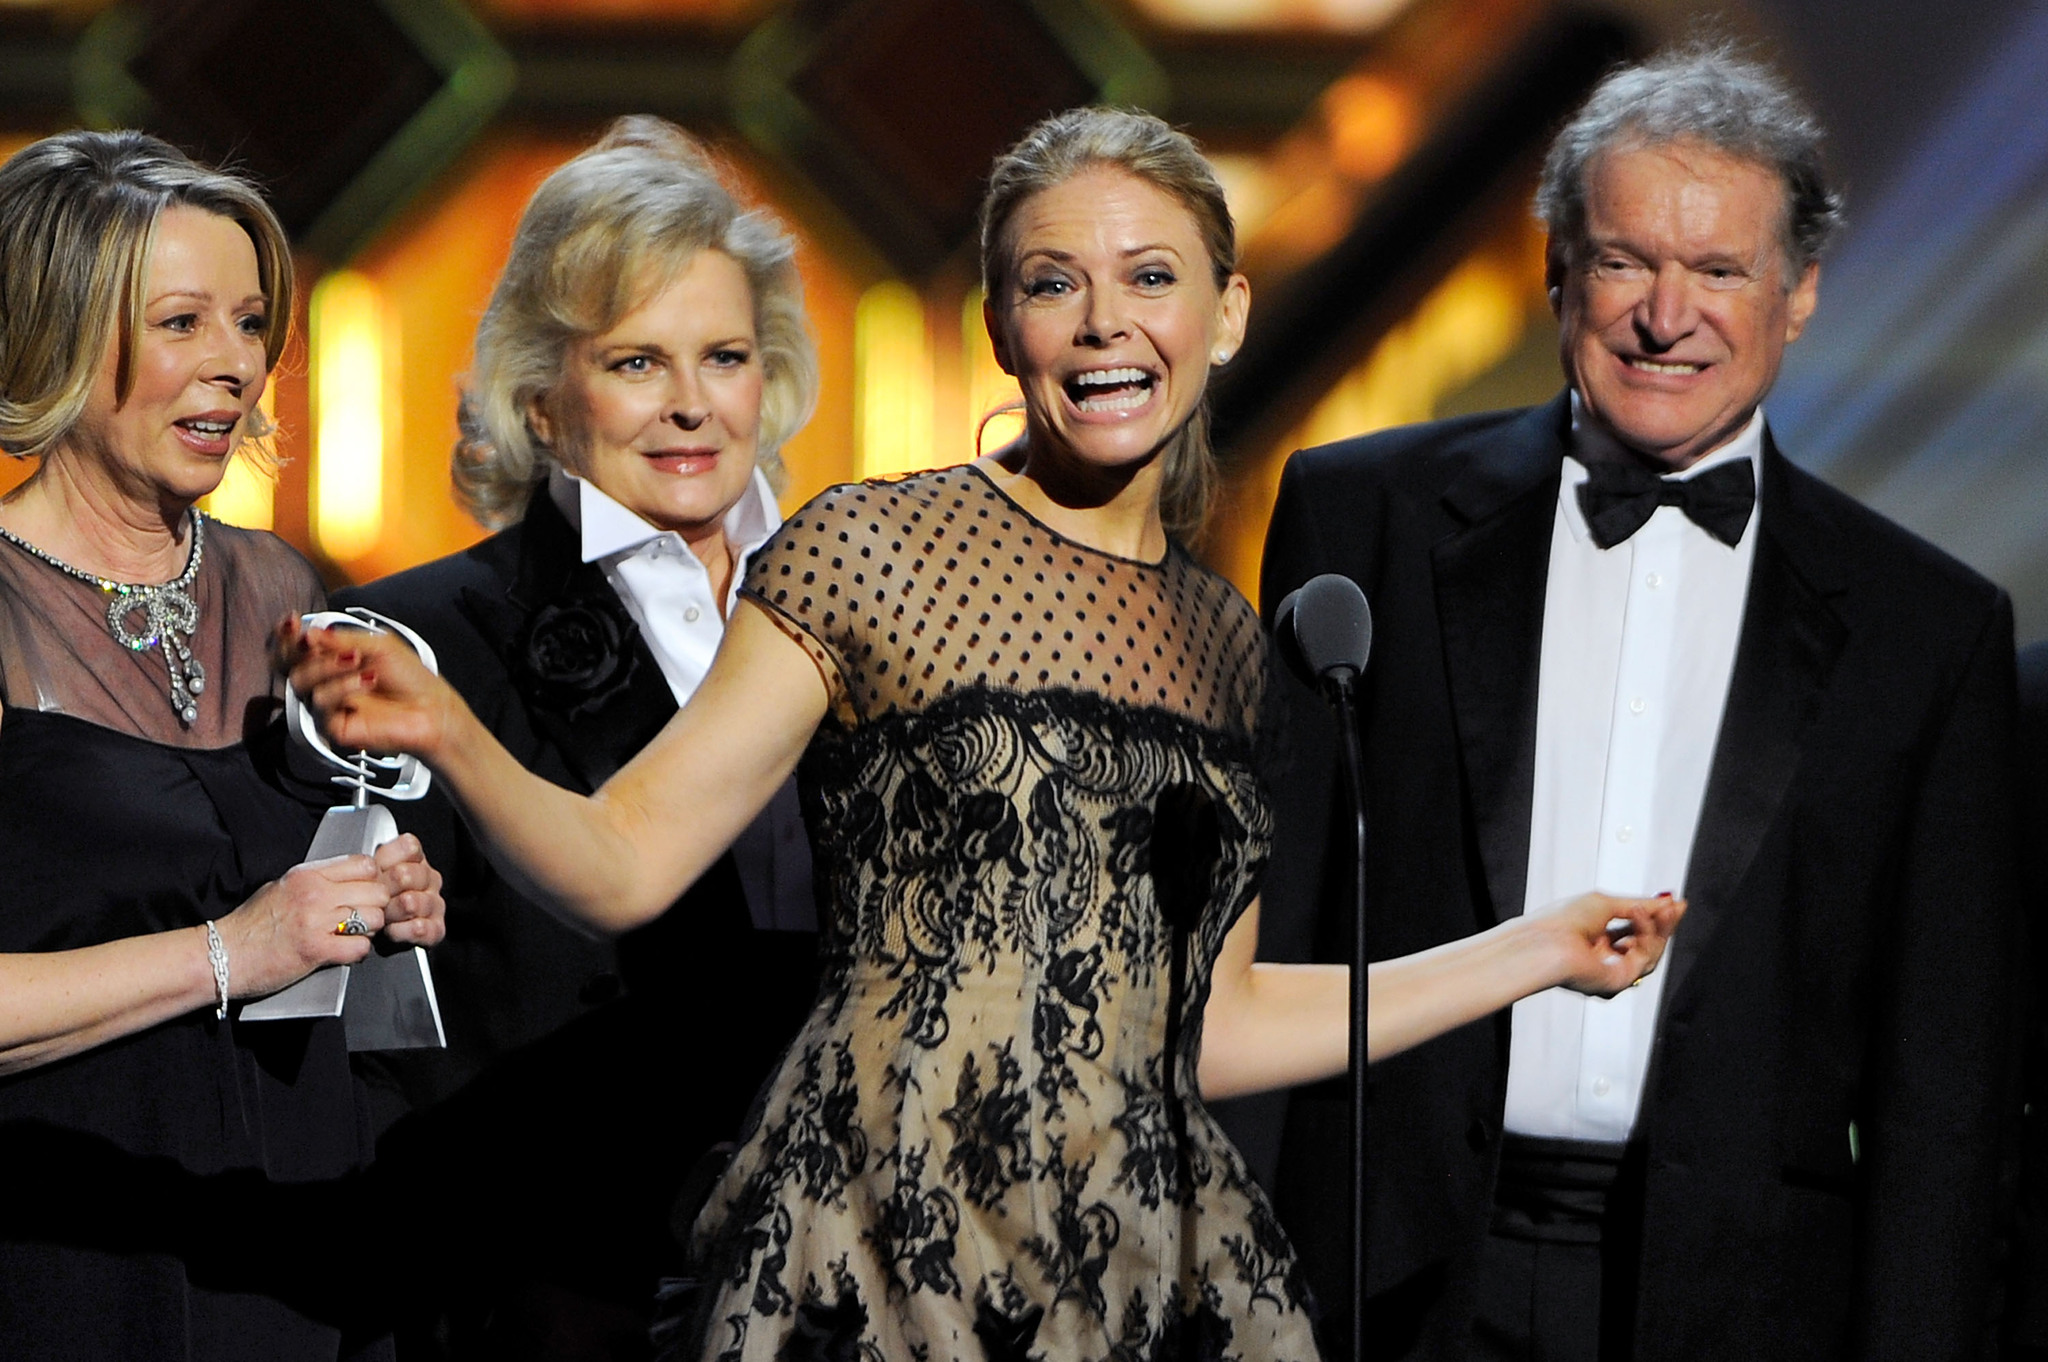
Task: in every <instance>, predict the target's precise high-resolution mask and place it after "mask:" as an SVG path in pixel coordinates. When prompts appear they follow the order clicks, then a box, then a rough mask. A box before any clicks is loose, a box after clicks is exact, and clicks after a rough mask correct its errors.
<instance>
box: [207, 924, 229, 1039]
mask: <svg viewBox="0 0 2048 1362" xmlns="http://www.w3.org/2000/svg"><path fill="white" fill-rule="evenodd" d="M206 958H207V959H208V960H209V961H211V962H212V964H213V984H214V987H215V988H218V989H219V990H220V1006H219V1007H217V1008H215V1009H214V1010H213V1019H214V1020H215V1021H226V1020H227V1019H228V948H227V947H226V946H225V945H223V944H222V942H221V939H220V928H218V927H216V926H214V925H213V924H212V923H211V922H209V923H207V924H206Z"/></svg>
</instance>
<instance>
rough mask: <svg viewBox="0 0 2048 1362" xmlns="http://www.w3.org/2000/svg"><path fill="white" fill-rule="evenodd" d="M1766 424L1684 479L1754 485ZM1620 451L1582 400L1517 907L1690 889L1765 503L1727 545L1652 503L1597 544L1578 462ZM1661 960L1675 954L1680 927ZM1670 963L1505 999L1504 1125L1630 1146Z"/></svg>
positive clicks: (1535, 908)
mask: <svg viewBox="0 0 2048 1362" xmlns="http://www.w3.org/2000/svg"><path fill="white" fill-rule="evenodd" d="M1763 428H1764V418H1763V412H1762V411H1761V410H1759V411H1758V412H1757V413H1756V414H1755V415H1754V416H1753V417H1751V419H1750V422H1749V424H1748V425H1747V426H1746V427H1745V428H1744V429H1743V431H1742V432H1741V434H1739V435H1737V436H1736V437H1735V439H1734V440H1732V441H1730V442H1729V443H1728V444H1727V445H1724V446H1723V447H1722V448H1720V449H1718V450H1716V451H1714V452H1713V453H1711V454H1709V455H1708V456H1707V457H1706V458H1704V459H1702V460H1701V461H1700V462H1699V463H1697V464H1695V465H1694V466H1693V467H1692V468H1690V469H1687V470H1686V472H1685V473H1684V474H1683V475H1682V476H1684V477H1693V476H1696V475H1697V474H1699V473H1703V472H1705V471H1706V470H1707V469H1709V468H1713V467H1716V466H1718V465H1720V464H1724V463H1731V462H1733V461H1734V460H1737V459H1748V460H1750V461H1751V463H1752V464H1753V465H1755V466H1756V467H1757V469H1758V472H1759V474H1760V473H1761V459H1762V452H1763ZM1627 457H1629V456H1628V455H1627V453H1626V452H1625V451H1623V450H1621V449H1620V448H1619V447H1618V446H1616V445H1615V444H1614V442H1613V440H1612V439H1611V438H1610V437H1608V436H1607V435H1606V434H1605V432H1603V431H1601V430H1599V429H1597V428H1595V427H1593V426H1592V425H1591V423H1590V422H1586V421H1584V420H1582V418H1581V413H1580V408H1579V403H1578V398H1577V395H1576V394H1574V396H1573V398H1572V455H1571V456H1570V457H1567V458H1566V459H1565V462H1564V476H1563V479H1562V481H1561V483H1560V485H1559V488H1558V500H1557V516H1556V519H1555V521H1554V522H1553V525H1552V529H1551V535H1550V573H1549V579H1548V585H1547V587H1546V590H1545V596H1544V610H1543V653H1542V662H1541V671H1540V672H1539V674H1538V680H1537V688H1536V779H1535V798H1534V803H1533V806H1532V812H1531V815H1530V820H1529V882H1528V894H1527V897H1526V899H1525V900H1524V902H1523V911H1524V912H1525V913H1530V914H1535V913H1542V912H1546V911H1553V910H1555V909H1556V908H1558V907H1559V906H1561V905H1562V904H1563V903H1565V902H1566V901H1568V900H1569V899H1571V898H1572V897H1574V896H1576V895H1578V894H1581V893H1583V892H1585V891H1587V890H1589V889H1599V890H1603V891H1605V892H1607V893H1610V894H1620V895H1629V896H1634V895H1648V894H1657V893H1661V892H1664V891H1666V890H1668V891H1670V892H1672V893H1674V894H1678V895H1681V896H1683V894H1684V892H1685V875H1686V865H1687V862H1688V861H1689V860H1690V858H1691V855H1692V843H1693V833H1694V831H1695V830H1696V829H1697V828H1698V826H1699V817H1700V802H1701V800H1702V799H1703V797H1704V796H1705V794H1706V785H1707V773H1708V768H1709V767H1710V766H1711V764H1712V762H1713V756H1714V743H1715V739H1716V737H1717V736H1718V735H1719V733H1720V729H1721V712H1722V710H1723V709H1724V708H1725V706H1726V703H1727V699H1728V680H1729V676H1730V673H1731V672H1732V671H1733V670H1734V666H1735V646H1736V642H1737V638H1738V635H1739V634H1740V632H1741V629H1742V612H1743V603H1744V600H1745V599H1746V597H1747V595H1748V591H1749V572H1750V564H1751V563H1752V562H1753V561H1754V560H1755V557H1756V535H1757V522H1758V520H1759V518H1760V513H1761V506H1760V505H1759V509H1758V512H1756V513H1752V514H1751V516H1750V518H1749V524H1748V525H1747V526H1746V527H1745V528H1744V530H1743V533H1742V538H1741V540H1740V541H1738V542H1737V543H1736V544H1735V546H1734V547H1733V548H1730V547H1728V546H1727V545H1725V544H1723V543H1721V541H1719V540H1718V539H1715V538H1714V537H1713V536H1712V535H1710V534H1708V533H1707V532H1706V531H1705V530H1703V529H1701V528H1700V527H1699V526H1697V525H1695V524H1693V523H1692V521H1690V520H1688V519H1686V517H1685V513H1684V512H1682V511H1680V510H1679V509H1678V508H1677V507H1675V506H1660V507H1658V508H1657V510H1656V512H1655V514H1653V515H1652V516H1651V517H1650V519H1649V522H1648V523H1647V524H1645V525H1644V526H1643V527H1642V528H1641V529H1640V530H1638V531H1636V533H1635V534H1634V535H1632V536H1631V537H1630V538H1629V539H1627V540H1626V541H1624V542H1623V543H1620V544H1617V545H1615V546H1614V547H1613V548H1611V549H1602V548H1600V547H1599V546H1598V545H1596V544H1595V543H1594V542H1593V539H1592V537H1591V534H1590V533H1589V532H1588V530H1587V527H1586V519H1585V515H1584V513H1583V512H1582V511H1581V510H1580V508H1579V495H1578V488H1579V484H1580V483H1583V482H1584V481H1585V480H1586V476H1587V474H1586V465H1587V464H1588V463H1592V462H1598V461H1601V460H1606V459H1624V458H1627ZM1671 949H1672V950H1684V949H1685V937H1684V934H1683V933H1682V932H1681V933H1680V934H1679V936H1678V937H1677V939H1676V940H1675V941H1674V942H1673V944H1672V947H1671ZM1670 958H1671V957H1670V956H1669V954H1668V953H1667V955H1666V957H1665V964H1664V966H1663V967H1662V968H1660V969H1658V970H1657V972H1656V973H1654V974H1652V975H1651V976H1650V977H1649V978H1648V979H1647V980H1645V981H1644V982H1643V983H1642V984H1641V986H1639V987H1637V988H1632V989H1627V990H1624V991H1623V992H1622V993H1621V995H1620V996H1619V997H1616V998H1612V999H1598V998H1588V997H1586V996H1584V995H1582V994H1578V993H1573V992H1571V991H1570V990H1568V989H1562V988H1554V989H1550V990H1548V991H1547V992H1543V993H1539V994H1536V995H1534V996H1532V997H1529V998H1525V999H1523V1000H1522V1001H1521V1002H1519V1003H1516V1004H1515V1009H1514V1024H1513V1027H1512V1040H1511V1042H1510V1046H1509V1051H1508V1089H1507V1111H1506V1126H1507V1129H1509V1130H1511V1131H1515V1132H1517V1133H1519V1134H1523V1135H1536V1136H1548V1137H1554V1138H1563V1139H1577V1140H1603V1141H1620V1140H1625V1139H1627V1138H1628V1135H1629V1131H1630V1130H1631V1129H1632V1128H1633V1126H1634V1125H1635V1119H1636V1111H1637V1109H1638V1107H1639V1105H1640V1104H1641V1101H1642V1093H1643V1079H1644V1075H1645V1073H1646V1071H1647V1070H1648V1068H1649V1063H1650V1045H1651V1040H1652V1038H1653V1036H1654V1033H1655V1029H1656V1024H1657V1009H1658V1006H1659V1004H1660V1003H1661V1001H1662V999H1663V996H1664V981H1665V980H1666V979H1668V978H1670V976H1671V971H1670Z"/></svg>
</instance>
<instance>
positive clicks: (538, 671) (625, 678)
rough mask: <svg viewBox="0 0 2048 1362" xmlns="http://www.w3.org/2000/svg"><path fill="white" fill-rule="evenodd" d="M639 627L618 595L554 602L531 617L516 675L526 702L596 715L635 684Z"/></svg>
mask: <svg viewBox="0 0 2048 1362" xmlns="http://www.w3.org/2000/svg"><path fill="white" fill-rule="evenodd" d="M639 635H640V630H639V626H638V625H636V624H634V623H633V617H632V616H631V615H628V614H627V613H626V607H625V606H623V605H621V604H620V603H619V599H618V597H616V596H613V595H610V594H609V593H607V594H605V595H602V596H576V597H572V598H570V599H568V600H560V601H550V602H548V603H547V604H546V605H543V606H541V607H540V608H539V609H538V610H536V611H534V612H533V613H532V614H531V615H529V616H527V618H526V627H525V628H524V629H523V630H521V632H520V634H519V638H518V641H517V642H516V643H514V644H513V649H512V656H513V665H512V676H513V681H514V683H515V684H516V685H517V686H518V687H519V692H520V694H521V695H523V696H524V697H525V698H526V700H527V702H528V703H530V704H533V705H537V706H539V707H541V708H544V709H551V710H554V711H556V712H557V713H560V714H562V715H564V716H565V717H567V718H569V719H580V718H582V717H583V716H584V715H586V714H595V713H596V712H597V711H598V710H600V709H603V708H604V707H605V706H606V705H608V704H610V703H611V702H612V701H613V700H615V699H617V698H618V697H619V696H621V695H623V694H625V692H626V688H627V687H628V686H630V685H632V684H633V676H634V673H635V672H637V671H638V670H639V667H640V656H639V653H638V651H637V650H636V649H635V648H634V647H633V644H634V641H635V640H636V639H638V638H639Z"/></svg>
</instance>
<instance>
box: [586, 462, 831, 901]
mask: <svg viewBox="0 0 2048 1362" xmlns="http://www.w3.org/2000/svg"><path fill="white" fill-rule="evenodd" d="M548 496H549V497H550V498H552V499H553V501H554V503H555V505H556V507H557V508H558V509H559V510H560V511H561V512H562V514H563V515H564V516H565V517H567V518H568V521H569V524H570V525H571V526H572V527H574V528H575V530H576V531H577V533H578V534H579V535H580V536H581V539H582V545H583V561H584V562H586V563H596V564H597V565H598V567H599V568H600V569H601V570H602V571H603V572H604V579H605V581H607V582H608V583H610V584H611V588H612V590H613V591H615V592H617V593H618V597H619V601H620V602H621V603H622V604H623V605H624V606H625V607H626V613H628V614H629V615H631V616H632V617H633V622H634V623H635V624H637V625H639V626H640V633H641V636H642V637H643V638H645V639H646V640H647V647H648V649H649V651H651V652H652V653H653V654H654V660H655V663H656V665H658V666H659V667H660V668H661V674H662V676H663V678H664V679H666V680H667V682H668V688H669V690H670V691H671V692H672V693H673V694H674V695H675V697H676V704H677V705H678V706H681V705H686V704H688V703H690V697H691V696H692V695H695V694H696V693H697V687H698V686H699V685H701V684H702V683H703V681H704V674H705V673H706V672H708V671H710V670H711V659H712V658H713V657H714V656H715V655H716V654H717V652H718V643H719V640H720V639H722V638H723V637H725V620H726V616H727V615H729V614H730V613H731V611H732V609H733V607H734V605H735V604H736V603H737V602H738V600H739V590H740V583H741V580H742V579H743V578H744V577H745V576H746V569H747V560H748V559H749V558H751V557H752V556H753V555H754V553H755V551H756V550H758V549H759V548H760V547H761V546H762V545H763V544H765V543H767V542H768V540H769V537H770V536H772V535H773V534H774V533H775V531H776V530H777V529H779V528H781V525H782V514H781V512H780V511H779V510H777V509H776V505H775V494H774V493H773V492H772V491H771V490H770V489H769V487H768V480H767V478H765V477H763V476H762V475H761V470H760V469H758V468H757V469H755V470H754V476H753V480H752V481H751V482H749V483H748V484H747V488H746V490H745V491H744V492H742V493H741V494H740V499H739V500H738V501H737V502H735V503H733V507H732V509H731V510H730V511H727V512H726V514H725V538H726V542H727V543H728V544H730V545H731V547H732V554H733V573H732V582H731V583H730V585H728V586H727V588H726V592H725V600H724V601H723V602H720V601H718V600H717V599H716V595H715V589H714V587H713V584H712V581H711V574H710V573H709V572H708V571H707V570H706V569H705V567H704V564H703V563H701V562H700V561H698V558H697V555H696V554H694V553H692V552H691V551H690V546H689V545H688V544H687V543H685V542H684V541H683V537H682V536H681V535H679V534H677V533H675V532H674V531H673V530H662V529H657V528H656V527H654V526H653V525H650V524H648V523H647V522H646V521H645V520H643V519H641V518H640V517H639V515H637V514H635V513H634V512H633V511H630V510H628V509H627V508H626V507H624V506H622V505H620V504H619V503H618V502H616V501H614V500H613V499H612V498H611V497H610V496H608V495H606V494H605V493H604V492H601V491H599V490H598V487H597V484H596V483H593V482H588V481H585V480H584V479H582V478H579V477H576V476H574V475H573V474H570V473H566V472H564V471H562V470H561V469H559V468H558V469H556V470H555V471H554V472H553V474H551V475H550V477H549V479H548ZM732 854H733V860H734V863H735V864H736V865H737V866H738V868H739V874H740V882H741V885H742V886H743V887H744V888H745V890H746V893H747V907H748V910H749V911H750V912H751V913H752V915H753V919H754V925H755V926H756V927H757V928H760V929H761V930H763V931H806V932H809V931H816V930H817V926H818V917H817V904H816V900H815V898H814V897H813V895H814V890H813V887H812V883H811V845H810V839H809V836H808V835H807V834H806V833H805V831H804V825H803V818H802V816H801V814H800V813H799V811H798V807H797V798H796V787H795V785H794V784H793V783H789V782H785V783H784V784H783V787H782V788H781V789H780V790H778V791H777V792H776V794H775V797H774V798H773V799H772V800H770V801H769V804H768V807H767V808H766V809H764V810H762V812H761V816H760V817H759V818H757V819H755V820H754V822H753V823H752V824H751V825H750V826H749V827H748V828H747V829H746V831H744V832H742V833H741V834H740V836H739V839H738V840H737V841H735V842H734V843H733V847H732Z"/></svg>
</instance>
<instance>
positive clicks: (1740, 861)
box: [1667, 432, 1848, 999]
mask: <svg viewBox="0 0 2048 1362" xmlns="http://www.w3.org/2000/svg"><path fill="white" fill-rule="evenodd" d="M1809 480H1810V479H1809V475H1807V474H1805V473H1801V472H1800V471H1799V470H1797V469H1795V468H1793V467H1792V466H1791V465H1790V464H1789V463H1787V462H1786V460H1785V458H1784V456H1783V455H1781V454H1780V453H1779V452H1778V450H1777V446H1776V444H1775V443H1773V442H1772V440H1771V439H1770V436H1769V433H1768V432H1766V433H1765V437H1764V454H1763V479H1762V483H1761V486H1760V488H1759V492H1760V495H1759V497H1758V502H1757V505H1758V510H1757V514H1758V515H1759V516H1760V517H1761V519H1760V521H1759V523H1758V526H1757V534H1758V538H1757V545H1756V560H1755V562H1754V563H1753V564H1752V565H1751V568H1750V579H1749V598H1748V600H1747V601H1746V602H1745V604H1744V608H1743V617H1742V633H1741V636H1740V639H1739V641H1738V643H1737V644H1736V649H1735V669H1734V672H1733V674H1732V675H1731V676H1730V678H1729V683H1728V703H1727V707H1726V708H1725V709H1724V710H1723V712H1722V718H1721V732H1720V736H1719V737H1718V738H1717V739H1716V741H1715V745H1714V763H1713V767H1712V769H1711V771H1710V772H1709V774H1708V777H1707V789H1706V795H1705V798H1704V800H1703V802H1702V803H1701V806H1700V821H1699V827H1698V828H1697V830H1696V831H1695V832H1694V834H1693V849H1692V859H1691V863H1690V864H1689V865H1688V867H1687V869H1686V885H1685V892H1686V898H1687V899H1688V900H1689V906H1688V907H1687V909H1686V917H1685V928H1684V931H1683V933H1682V935H1681V938H1680V942H1679V946H1678V949H1677V950H1675V951H1673V952H1672V966H1671V980H1670V983H1669V984H1668V985H1667V988H1668V989H1669V990H1670V993H1671V996H1672V998H1674V999H1675V998H1677V997H1678V996H1679V993H1680V990H1682V989H1683V988H1684V987H1685V984H1686V981H1687V979H1688V978H1689V977H1690V975H1691V973H1692V967H1693V965H1694V964H1695V963H1696V962H1697V961H1698V960H1699V959H1700V958H1701V957H1702V956H1703V955H1705V954H1706V951H1707V948H1708V946H1709V945H1710V944H1711V942H1712V940H1713V937H1714V935H1715V933H1717V932H1718V931H1719V930H1720V928H1721V926H1722V924H1723V923H1724V922H1726V921H1727V918H1728V915H1729V911H1730V907H1731V904H1732V901H1733V900H1734V897H1735V894H1736V892H1737V891H1738V890H1739V889H1740V887H1741V884H1742V878H1743V876H1744V875H1745V874H1746V873H1747V872H1748V870H1749V866H1750V862H1751V861H1752V860H1754V859H1755V856H1756V851H1757V848H1758V846H1759V845H1760V844H1761V843H1762V841H1763V839H1764V836H1765V834H1766V833H1767V832H1768V831H1769V829H1770V826H1771V823H1772V821H1773V820H1774V819H1775V818H1776V817H1777V814H1778V809H1779V807H1780V806H1781V805H1782V804H1783V803H1784V799H1785V792H1786V790H1787V788H1788V787H1789V786H1790V785H1791V783H1792V776H1793V773H1794V772H1795V771H1796V770H1797V769H1798V766H1799V759H1800V755H1801V752H1802V749H1803V745H1804V742H1805V739H1806V733H1807V728H1808V726H1809V724H1810V723H1811V722H1812V719H1813V716H1814V714H1815V712H1816V711H1817V709H1818V708H1819V702H1820V698H1821V695H1822V693H1823V692H1824V691H1825V690H1826V689H1827V684H1828V678H1829V676H1830V675H1831V674H1832V672H1833V670H1834V664H1835V659H1836V658H1837V657H1838V656H1839V655H1840V654H1841V651H1842V646H1843V644H1844V643H1845V642H1846V641H1847V637H1848V628H1847V626H1846V625H1844V624H1843V623H1842V620H1841V618H1840V617H1839V616H1838V615H1837V614H1836V613H1835V611H1834V609H1833V607H1831V606H1830V605H1829V604H1828V600H1829V598H1830V597H1833V596H1837V595H1839V594H1840V593H1841V592H1842V591H1843V590H1844V589H1845V583H1844V582H1843V581H1842V577H1841V569H1840V566H1839V564H1840V561H1841V560H1840V555H1839V554H1838V553H1837V552H1836V548H1835V545H1834V543H1833V539H1834V533H1835V531H1834V526H1833V524H1832V522H1830V521H1829V520H1828V519H1827V518H1826V517H1825V516H1824V515H1823V514H1822V513H1821V512H1820V511H1819V508H1818V507H1817V505H1816V504H1815V503H1814V501H1813V499H1812V498H1811V497H1810V496H1809V495H1807V485H1806V484H1807V483H1808V482H1809Z"/></svg>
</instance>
